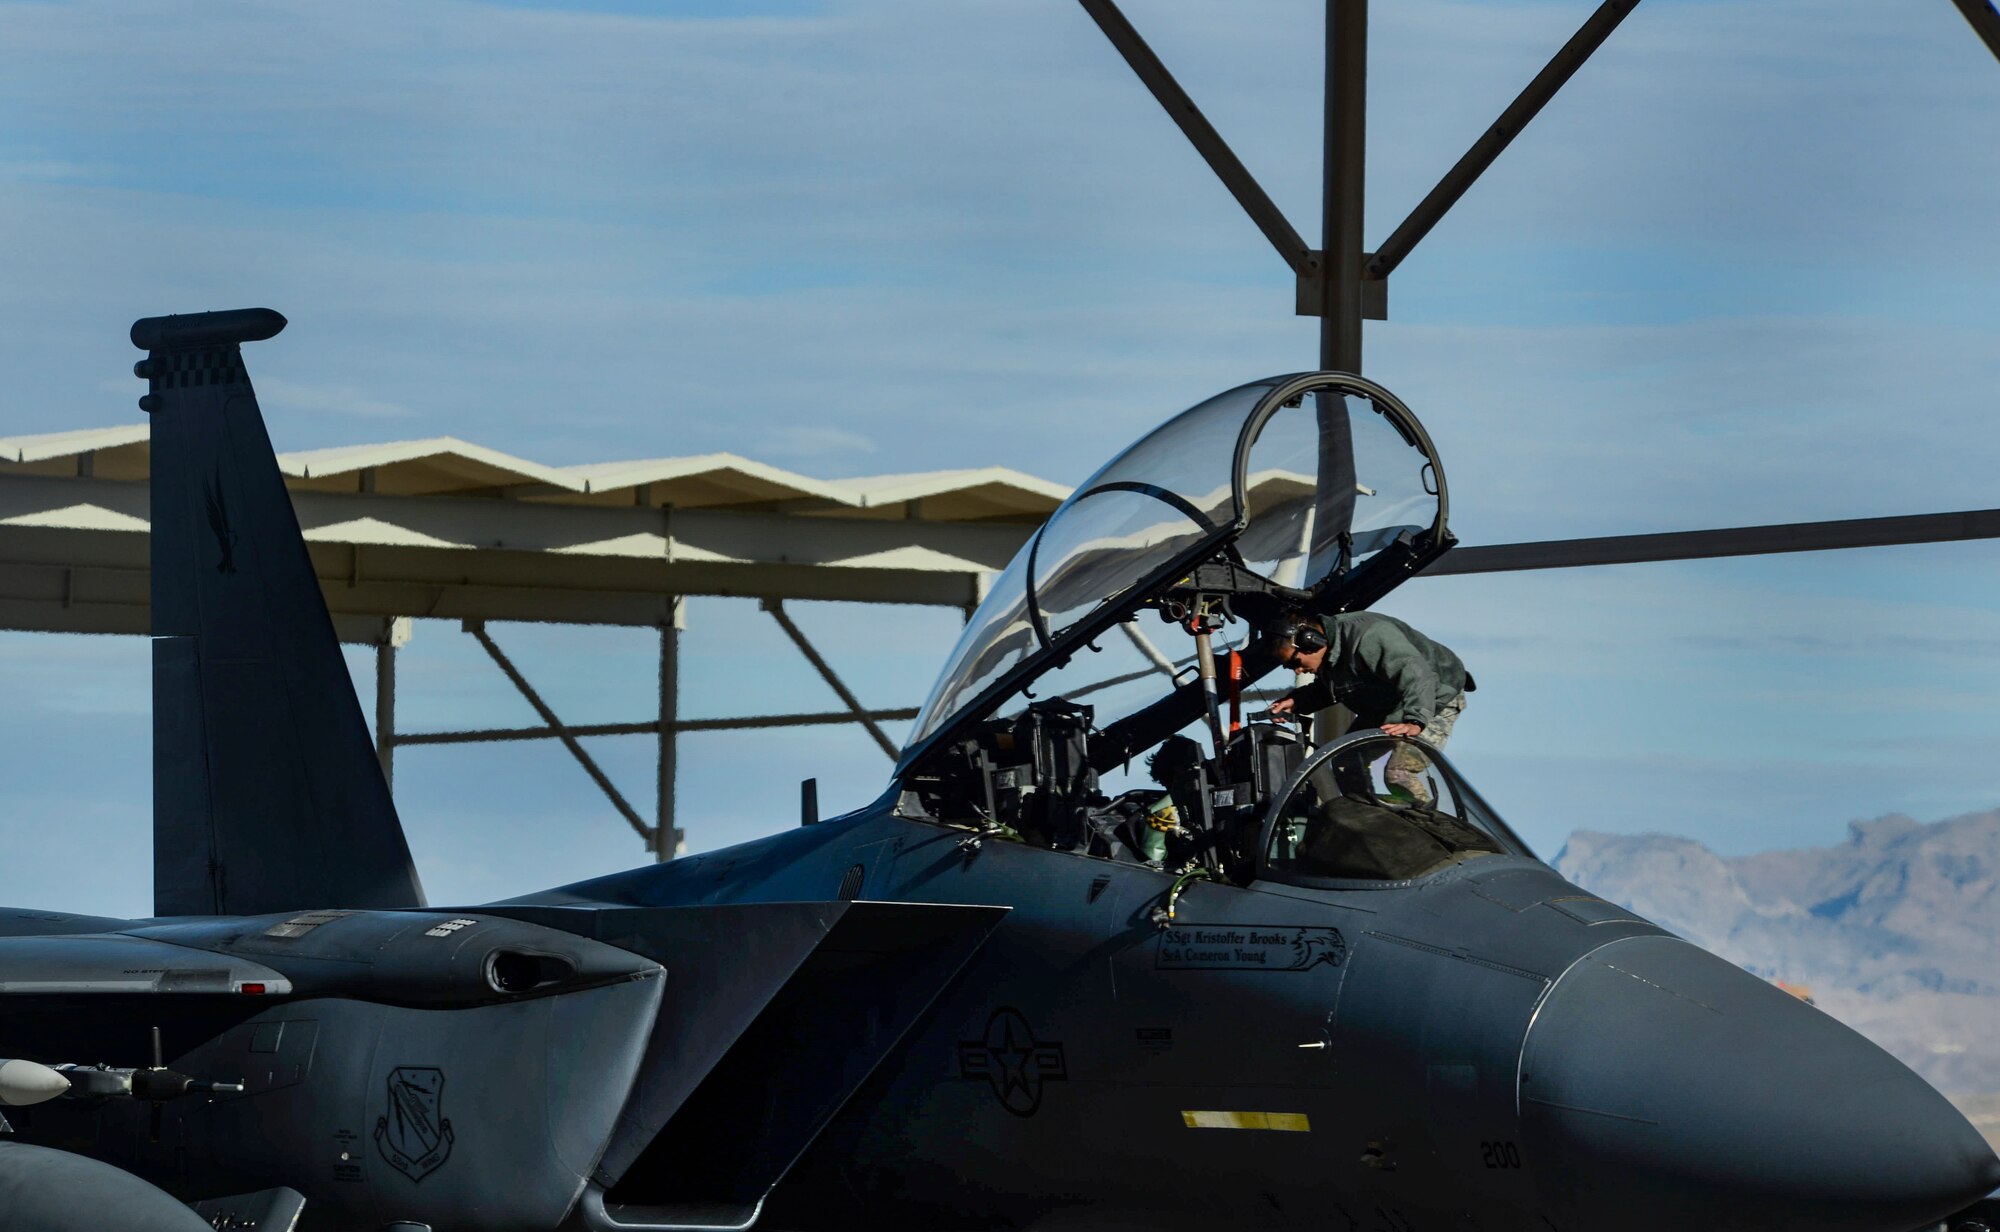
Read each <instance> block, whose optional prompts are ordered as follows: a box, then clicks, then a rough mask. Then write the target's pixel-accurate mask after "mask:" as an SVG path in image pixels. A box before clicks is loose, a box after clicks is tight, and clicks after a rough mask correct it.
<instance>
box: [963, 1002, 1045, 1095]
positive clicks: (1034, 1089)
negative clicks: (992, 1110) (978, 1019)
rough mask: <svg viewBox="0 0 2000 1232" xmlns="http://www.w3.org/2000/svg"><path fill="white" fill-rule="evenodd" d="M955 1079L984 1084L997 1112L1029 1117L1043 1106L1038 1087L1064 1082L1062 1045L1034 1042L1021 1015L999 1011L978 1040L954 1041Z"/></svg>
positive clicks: (1026, 1021) (1040, 1089)
mask: <svg viewBox="0 0 2000 1232" xmlns="http://www.w3.org/2000/svg"><path fill="white" fill-rule="evenodd" d="M958 1076H959V1077H960V1078H962V1079H965V1080H966V1081H971V1082H980V1081H983V1082H985V1083H987V1084H989V1085H990V1086H991V1087H992V1088H993V1094H994V1095H996V1096H998V1097H999V1099H1000V1105H1001V1107H1003V1108H1005V1109H1006V1110H1007V1111H1009V1112H1011V1113H1013V1114H1014V1115H1015V1116H1024V1117H1030V1116H1033V1115H1035V1112H1036V1111H1037V1110H1038V1109H1040V1108H1041V1106H1042V1087H1043V1084H1045V1083H1050V1082H1063V1081H1065V1080H1067V1079H1068V1078H1069V1065H1068V1062H1067V1061H1066V1060H1065V1059H1064V1057H1063V1046H1062V1045H1061V1044H1057V1043H1052V1042H1050V1041H1047V1040H1038V1039H1036V1038H1035V1031H1034V1028H1033V1027H1030V1026H1029V1025H1028V1020H1027V1019H1026V1018H1024V1017H1022V1016H1021V1011H1019V1010H1017V1009H1013V1008H1011V1007H1008V1006H1002V1007H1001V1008H999V1009H997V1010H994V1011H993V1016H992V1017H991V1018H988V1019H987V1020H986V1030H985V1031H984V1032H983V1033H982V1034H981V1035H980V1037H979V1038H978V1039H970V1040H960V1041H959V1043H958Z"/></svg>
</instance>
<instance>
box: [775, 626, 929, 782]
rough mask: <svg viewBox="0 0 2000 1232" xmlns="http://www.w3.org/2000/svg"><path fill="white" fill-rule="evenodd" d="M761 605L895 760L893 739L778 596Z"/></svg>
mask: <svg viewBox="0 0 2000 1232" xmlns="http://www.w3.org/2000/svg"><path fill="white" fill-rule="evenodd" d="M763 607H764V610H765V611H767V612H769V613H771V619H773V620H775V621H777V622H778V627H779V628H781V629H783V630H784V631H785V636H786V637H789V638H791V639H792V644H793V645H795V646H797V647H798V648H799V653H800V654H803V655H804V656H805V657H806V661H807V662H809V663H811V664H812V665H813V667H814V668H815V669H816V670H817V671H818V672H819V674H820V677H821V679H823V680H825V681H826V682H827V684H829V685H831V686H833V691H834V693H835V694H837V695H838V696H839V697H840V700H841V701H843V702H845V703H846V704H847V709H848V711H849V712H850V713H852V715H853V716H854V718H855V719H856V720H857V721H858V722H859V723H860V724H861V725H862V726H863V727H865V728H867V729H868V734H869V735H871V736H873V737H875V743H876V744H879V745H881V746H882V751H883V752H884V753H887V754H888V755H889V760H890V761H894V760H896V752H897V750H896V743H895V741H893V740H891V739H889V736H888V733H887V732H884V731H883V730H882V728H881V725H880V724H878V723H876V722H875V720H874V719H872V718H870V717H868V713H869V712H868V711H867V709H866V708H864V707H863V706H862V705H861V699H860V698H858V697H856V696H854V692H853V690H851V689H849V688H848V687H847V686H846V685H845V684H843V683H841V679H840V677H839V676H837V675H835V674H834V671H833V665H832V664H830V663H828V662H827V661H826V660H825V659H824V658H821V657H820V653H819V651H817V650H814V649H813V644H812V643H811V642H809V641H807V640H806V635H805V633H804V632H802V631H801V630H800V629H799V627H798V625H796V624H794V623H792V618H791V617H790V616H789V615H787V614H786V612H785V604H784V601H783V600H780V599H766V600H764V603H763Z"/></svg>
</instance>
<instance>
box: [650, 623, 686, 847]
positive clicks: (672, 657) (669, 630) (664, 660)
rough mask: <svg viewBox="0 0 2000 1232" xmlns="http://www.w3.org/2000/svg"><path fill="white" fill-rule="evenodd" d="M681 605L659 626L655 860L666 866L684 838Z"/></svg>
mask: <svg viewBox="0 0 2000 1232" xmlns="http://www.w3.org/2000/svg"><path fill="white" fill-rule="evenodd" d="M680 623H681V622H680V603H679V601H678V600H677V601H675V603H674V616H673V619H671V620H668V621H666V622H665V623H664V624H662V625H661V626H660V779H659V788H660V800H659V816H658V819H657V824H656V825H655V826H654V829H653V858H654V859H655V860H657V861H660V862H662V863H664V862H665V861H667V860H671V859H673V858H674V857H675V856H677V855H679V854H680V852H681V845H682V837H683V836H682V834H681V832H680V830H679V829H678V828H677V827H675V825H674V774H675V770H676V756H675V755H676V753H677V752H678V750H677V749H676V748H675V743H674V742H675V740H676V738H677V737H676V733H675V729H674V722H675V720H676V719H678V718H679V717H680V714H679V710H680V674H681V630H680Z"/></svg>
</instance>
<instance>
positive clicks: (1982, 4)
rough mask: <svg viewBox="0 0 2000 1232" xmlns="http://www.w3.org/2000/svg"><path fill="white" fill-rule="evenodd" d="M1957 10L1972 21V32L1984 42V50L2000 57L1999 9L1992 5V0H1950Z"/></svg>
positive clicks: (1995, 56) (1997, 57) (1996, 57)
mask: <svg viewBox="0 0 2000 1232" xmlns="http://www.w3.org/2000/svg"><path fill="white" fill-rule="evenodd" d="M1951 2H1952V3H1953V4H1956V5H1957V6H1958V11H1959V12H1961V13H1963V14H1965V20H1967V21H1969V22H1971V23H1972V29H1973V32H1974V33H1975V34H1977V35H1979V37H1980V39H1981V40H1982V41H1983V42H1985V44H1986V50H1988V51H1990V52H1992V53H1993V57H1994V58H1995V59H2000V10H1996V9H1994V7H1993V2H1992V0H1951Z"/></svg>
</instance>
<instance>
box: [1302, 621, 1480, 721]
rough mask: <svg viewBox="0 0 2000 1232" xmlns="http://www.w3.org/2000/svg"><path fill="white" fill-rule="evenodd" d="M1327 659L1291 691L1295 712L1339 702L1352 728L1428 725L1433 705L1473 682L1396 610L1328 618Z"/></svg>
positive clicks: (1448, 651) (1447, 653) (1450, 655)
mask: <svg viewBox="0 0 2000 1232" xmlns="http://www.w3.org/2000/svg"><path fill="white" fill-rule="evenodd" d="M1326 641H1327V646H1326V659H1325V661H1324V662H1322V663H1321V664H1320V669H1319V674H1318V675H1316V676H1314V677H1313V678H1312V680H1311V681H1310V682H1308V683H1306V684H1303V685H1300V686H1299V687H1298V688H1296V689H1293V690H1292V691H1291V693H1289V694H1288V695H1287V696H1289V697H1290V698H1291V699H1292V704H1293V707H1294V708H1295V709H1296V710H1297V711H1298V713H1300V714H1311V713H1313V712H1314V711H1317V710H1324V709H1325V708H1326V707H1328V706H1331V705H1333V704H1334V703H1335V702H1341V703H1343V704H1345V705H1346V706H1347V708H1348V709H1350V710H1352V711H1354V715H1355V724H1354V725H1355V726H1356V727H1380V726H1382V725H1383V724H1384V723H1415V724H1417V725H1418V726H1420V727H1429V726H1430V722H1431V719H1432V717H1433V716H1435V715H1436V714H1437V712H1438V710H1439V709H1440V708H1441V707H1443V706H1444V705H1445V703H1447V702H1449V701H1451V699H1452V698H1454V697H1457V696H1458V695H1459V694H1460V693H1463V692H1468V691H1470V690H1472V689H1473V688H1474V687H1476V686H1475V685H1474V684H1473V682H1472V674H1471V673H1470V672H1468V671H1466V670H1465V664H1464V663H1461V662H1460V661H1459V658H1458V656H1457V655H1455V654H1453V653H1452V652H1451V648H1450V647H1448V646H1443V645H1440V644H1439V643H1437V642H1434V641H1432V640H1431V639H1429V638H1427V637H1425V636H1424V635H1423V634H1421V633H1419V632H1417V631H1416V630H1415V629H1412V628H1411V627H1410V626H1408V625H1406V624H1404V623H1403V622H1402V621H1400V620H1397V619H1396V618H1395V617H1394V616H1384V615H1382V614H1381V613H1379V612H1344V613H1342V614H1340V615H1338V616H1329V617H1327V618H1326Z"/></svg>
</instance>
